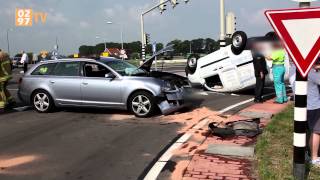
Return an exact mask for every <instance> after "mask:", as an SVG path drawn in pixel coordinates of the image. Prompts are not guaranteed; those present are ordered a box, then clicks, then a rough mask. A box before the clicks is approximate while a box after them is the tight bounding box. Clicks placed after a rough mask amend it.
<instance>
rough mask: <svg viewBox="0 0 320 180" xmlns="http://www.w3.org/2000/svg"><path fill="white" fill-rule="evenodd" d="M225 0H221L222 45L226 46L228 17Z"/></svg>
mask: <svg viewBox="0 0 320 180" xmlns="http://www.w3.org/2000/svg"><path fill="white" fill-rule="evenodd" d="M225 18H226V17H225V6H224V0H220V47H225V46H226V19H225Z"/></svg>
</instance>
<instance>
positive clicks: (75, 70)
mask: <svg viewBox="0 0 320 180" xmlns="http://www.w3.org/2000/svg"><path fill="white" fill-rule="evenodd" d="M79 72H80V62H61V63H58V65H57V66H56V68H55V70H54V72H53V74H54V75H55V76H79Z"/></svg>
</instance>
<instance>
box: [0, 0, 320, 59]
mask: <svg viewBox="0 0 320 180" xmlns="http://www.w3.org/2000/svg"><path fill="white" fill-rule="evenodd" d="M178 1H179V0H178ZM225 1H226V12H228V11H232V12H234V13H235V14H236V16H237V30H242V31H245V32H246V33H247V34H248V35H249V36H258V35H265V34H266V33H267V32H269V31H271V26H270V25H269V23H268V22H267V19H266V18H265V16H264V11H265V10H267V9H282V8H294V7H297V3H296V2H293V1H292V0H225ZM156 3H158V0H0V48H1V49H3V50H7V36H6V34H7V29H12V31H9V42H10V50H11V54H12V55H13V54H15V53H17V52H20V51H21V50H25V51H28V52H35V53H39V52H40V51H41V50H49V51H51V50H52V49H53V47H54V44H55V41H56V37H57V38H58V44H59V50H60V53H62V54H65V55H69V54H73V53H77V52H78V48H79V46H80V45H83V44H86V45H95V44H97V43H101V42H103V41H104V40H105V41H108V42H109V41H113V42H120V26H121V24H122V25H123V30H124V33H123V34H124V41H125V42H131V41H139V40H140V39H141V35H140V14H141V12H142V11H144V10H146V9H148V8H149V7H152V6H153V5H155V4H156ZM319 5H320V3H319V2H316V3H313V6H319ZM16 8H32V10H33V11H34V12H45V13H47V14H48V16H47V21H46V23H45V24H42V23H38V24H34V25H33V26H32V27H16V26H15V9H16ZM107 21H112V22H113V23H114V24H107V23H106V22H107ZM219 25H220V23H219V0H190V1H189V3H188V4H185V3H184V2H183V0H180V4H179V5H178V6H177V7H175V8H174V9H172V8H171V6H170V5H168V6H167V11H165V12H164V13H163V14H160V12H159V11H158V10H155V11H153V12H151V13H150V14H147V15H146V17H145V30H146V32H147V33H150V34H151V41H152V42H155V41H156V42H162V43H167V42H169V41H171V40H173V39H181V40H188V39H195V38H212V39H218V37H219V30H220V28H219ZM96 36H99V37H101V39H97V38H96Z"/></svg>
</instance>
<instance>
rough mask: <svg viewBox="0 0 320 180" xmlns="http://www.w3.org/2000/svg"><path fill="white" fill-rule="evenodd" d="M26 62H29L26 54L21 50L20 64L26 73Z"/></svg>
mask: <svg viewBox="0 0 320 180" xmlns="http://www.w3.org/2000/svg"><path fill="white" fill-rule="evenodd" d="M28 63H29V58H28V54H27V53H26V52H24V51H22V57H21V64H23V72H24V73H26V72H27V71H28Z"/></svg>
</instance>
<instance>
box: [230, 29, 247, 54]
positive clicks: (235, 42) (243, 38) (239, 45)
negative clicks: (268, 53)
mask: <svg viewBox="0 0 320 180" xmlns="http://www.w3.org/2000/svg"><path fill="white" fill-rule="evenodd" d="M247 40H248V38H247V35H246V33H245V32H243V31H237V32H235V33H234V34H233V35H232V45H231V51H232V53H233V54H235V55H239V54H241V53H242V52H243V50H244V49H245V47H246V45H247Z"/></svg>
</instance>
